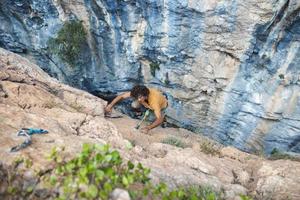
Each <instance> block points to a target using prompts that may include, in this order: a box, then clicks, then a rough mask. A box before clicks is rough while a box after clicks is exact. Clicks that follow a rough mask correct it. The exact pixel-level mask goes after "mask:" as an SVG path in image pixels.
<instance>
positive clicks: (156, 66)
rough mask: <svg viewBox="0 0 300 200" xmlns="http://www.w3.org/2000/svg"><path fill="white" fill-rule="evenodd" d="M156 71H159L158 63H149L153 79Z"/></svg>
mask: <svg viewBox="0 0 300 200" xmlns="http://www.w3.org/2000/svg"><path fill="white" fill-rule="evenodd" d="M156 70H160V68H159V63H156V62H153V63H150V72H151V75H152V76H153V77H155V72H156Z"/></svg>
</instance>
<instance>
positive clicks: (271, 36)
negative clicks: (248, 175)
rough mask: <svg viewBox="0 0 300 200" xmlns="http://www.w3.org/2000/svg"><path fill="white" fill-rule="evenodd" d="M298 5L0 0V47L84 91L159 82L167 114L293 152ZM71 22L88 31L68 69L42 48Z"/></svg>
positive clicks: (260, 0) (271, 0)
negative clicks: (74, 62)
mask: <svg viewBox="0 0 300 200" xmlns="http://www.w3.org/2000/svg"><path fill="white" fill-rule="evenodd" d="M299 11H300V3H299V1H298V0H267V1H266V0H251V1H241V0H234V1H227V0H201V1H199V0H137V1H134V0H118V1H115V0H85V1H83V0H72V1H71V0H53V1H52V0H46V1H43V2H41V1H37V0H22V1H8V0H3V1H1V2H0V21H1V24H0V46H1V47H3V48H5V49H8V50H10V51H13V52H16V53H19V54H21V55H23V56H26V57H28V58H30V59H31V60H33V61H34V62H36V63H38V65H39V66H41V68H43V69H44V70H45V71H47V72H48V73H49V74H51V75H52V76H54V77H56V78H58V79H59V80H62V81H64V82H66V83H68V84H70V85H73V86H76V87H79V88H83V89H86V90H88V91H90V92H95V93H99V94H102V95H105V94H109V93H113V94H115V93H118V92H121V91H124V90H127V89H130V88H131V86H132V85H134V84H136V83H144V84H146V85H148V86H151V87H157V88H160V89H162V90H163V91H165V92H166V94H167V95H168V98H169V101H170V109H169V110H168V113H167V114H168V116H170V121H172V122H173V123H177V124H179V125H181V126H182V127H185V128H189V129H191V130H193V131H195V132H201V133H203V134H206V135H209V136H211V137H213V138H215V139H216V140H218V141H220V142H223V143H224V144H229V145H234V146H236V147H238V148H240V149H243V150H247V151H260V150H265V151H266V152H267V153H269V152H270V151H272V149H273V148H278V149H280V150H284V151H290V152H297V153H299V152H300V147H299V144H300V143H299V141H300V135H299V133H300V131H299V129H300V126H299V120H300V119H299V113H300V110H299V109H300V107H299V103H298V101H299V96H298V93H299V69H298V68H299V67H298V66H299V63H300V61H299V58H300V50H299V45H300V44H299V35H300V18H299ZM70 19H78V20H82V21H83V24H84V26H85V28H86V31H87V39H86V41H87V44H86V47H85V50H84V52H82V54H81V55H80V56H79V59H80V60H81V61H82V62H81V64H78V65H77V66H73V67H70V66H69V65H68V64H67V63H64V62H62V61H61V60H60V59H59V58H58V57H57V56H55V55H53V54H50V53H49V51H48V46H47V41H48V40H49V38H51V37H55V36H56V34H57V32H58V31H59V30H60V28H61V27H62V25H63V23H64V22H65V21H68V20H70ZM150 64H155V65H154V66H157V68H156V70H155V69H151V67H150ZM151 71H152V73H151Z"/></svg>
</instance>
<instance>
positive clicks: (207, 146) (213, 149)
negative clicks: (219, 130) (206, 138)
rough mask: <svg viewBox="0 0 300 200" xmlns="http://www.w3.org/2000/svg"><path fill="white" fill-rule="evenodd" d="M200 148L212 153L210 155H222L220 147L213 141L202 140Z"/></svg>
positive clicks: (206, 152) (204, 151)
mask: <svg viewBox="0 0 300 200" xmlns="http://www.w3.org/2000/svg"><path fill="white" fill-rule="evenodd" d="M200 149H201V151H202V152H203V153H205V154H210V155H213V156H215V155H220V150H219V148H218V147H217V146H216V145H215V144H213V143H212V142H202V143H201V144H200Z"/></svg>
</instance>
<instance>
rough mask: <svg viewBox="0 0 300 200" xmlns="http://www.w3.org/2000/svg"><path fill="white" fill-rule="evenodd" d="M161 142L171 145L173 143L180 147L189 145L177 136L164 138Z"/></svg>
mask: <svg viewBox="0 0 300 200" xmlns="http://www.w3.org/2000/svg"><path fill="white" fill-rule="evenodd" d="M161 143H164V144H170V145H173V146H176V147H180V148H186V147H187V144H185V143H184V142H183V141H181V140H180V139H178V138H175V137H167V138H164V139H163V140H162V141H161Z"/></svg>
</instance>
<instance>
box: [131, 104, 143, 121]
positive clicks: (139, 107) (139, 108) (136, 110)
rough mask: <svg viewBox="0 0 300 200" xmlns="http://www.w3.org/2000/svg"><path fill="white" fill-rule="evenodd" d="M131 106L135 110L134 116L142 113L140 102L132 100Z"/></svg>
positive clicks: (139, 115)
mask: <svg viewBox="0 0 300 200" xmlns="http://www.w3.org/2000/svg"><path fill="white" fill-rule="evenodd" d="M131 107H132V108H133V111H134V112H135V115H136V117H138V118H139V117H141V116H142V114H143V108H144V107H143V105H142V104H140V103H139V102H138V101H137V100H135V101H133V102H132V103H131Z"/></svg>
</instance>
